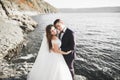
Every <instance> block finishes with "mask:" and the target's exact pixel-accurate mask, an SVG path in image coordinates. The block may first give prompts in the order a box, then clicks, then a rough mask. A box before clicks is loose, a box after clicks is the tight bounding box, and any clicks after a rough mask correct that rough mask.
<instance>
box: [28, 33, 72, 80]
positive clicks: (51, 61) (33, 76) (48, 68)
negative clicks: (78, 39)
mask: <svg viewBox="0 0 120 80" xmlns="http://www.w3.org/2000/svg"><path fill="white" fill-rule="evenodd" d="M52 43H57V44H58V45H59V46H60V45H61V42H60V40H59V39H58V40H54V41H52ZM27 80H72V76H71V73H70V71H69V68H68V66H67V64H66V62H65V60H64V58H63V56H62V54H58V53H54V52H49V49H48V44H47V39H46V36H45V35H44V38H43V41H42V44H41V47H40V50H39V53H38V56H37V58H36V60H35V63H34V65H33V67H32V69H31V71H30V72H29V74H28V76H27Z"/></svg>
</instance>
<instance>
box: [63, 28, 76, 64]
mask: <svg viewBox="0 0 120 80" xmlns="http://www.w3.org/2000/svg"><path fill="white" fill-rule="evenodd" d="M61 42H62V45H61V50H62V51H65V52H67V51H69V50H72V52H71V53H70V54H68V55H63V56H64V58H65V60H66V62H67V63H69V62H71V61H73V59H74V58H75V50H74V48H75V41H74V33H73V31H72V30H70V29H68V28H67V29H66V31H65V32H64V35H63V37H62V40H61Z"/></svg>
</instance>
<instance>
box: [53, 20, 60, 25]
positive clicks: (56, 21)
mask: <svg viewBox="0 0 120 80" xmlns="http://www.w3.org/2000/svg"><path fill="white" fill-rule="evenodd" d="M58 22H61V19H56V20H55V21H54V23H53V24H54V26H55V25H56V24H57V23H58Z"/></svg>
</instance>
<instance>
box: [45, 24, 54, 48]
mask: <svg viewBox="0 0 120 80" xmlns="http://www.w3.org/2000/svg"><path fill="white" fill-rule="evenodd" d="M52 27H53V25H52V24H49V25H47V26H46V37H47V41H48V46H49V50H50V49H52V43H51V39H52V35H51V28H52Z"/></svg>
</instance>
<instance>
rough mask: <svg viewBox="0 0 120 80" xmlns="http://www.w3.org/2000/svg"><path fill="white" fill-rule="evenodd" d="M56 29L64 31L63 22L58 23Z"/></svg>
mask: <svg viewBox="0 0 120 80" xmlns="http://www.w3.org/2000/svg"><path fill="white" fill-rule="evenodd" d="M55 27H56V28H57V29H58V30H59V31H62V30H63V23H62V22H58V23H56V24H55Z"/></svg>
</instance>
